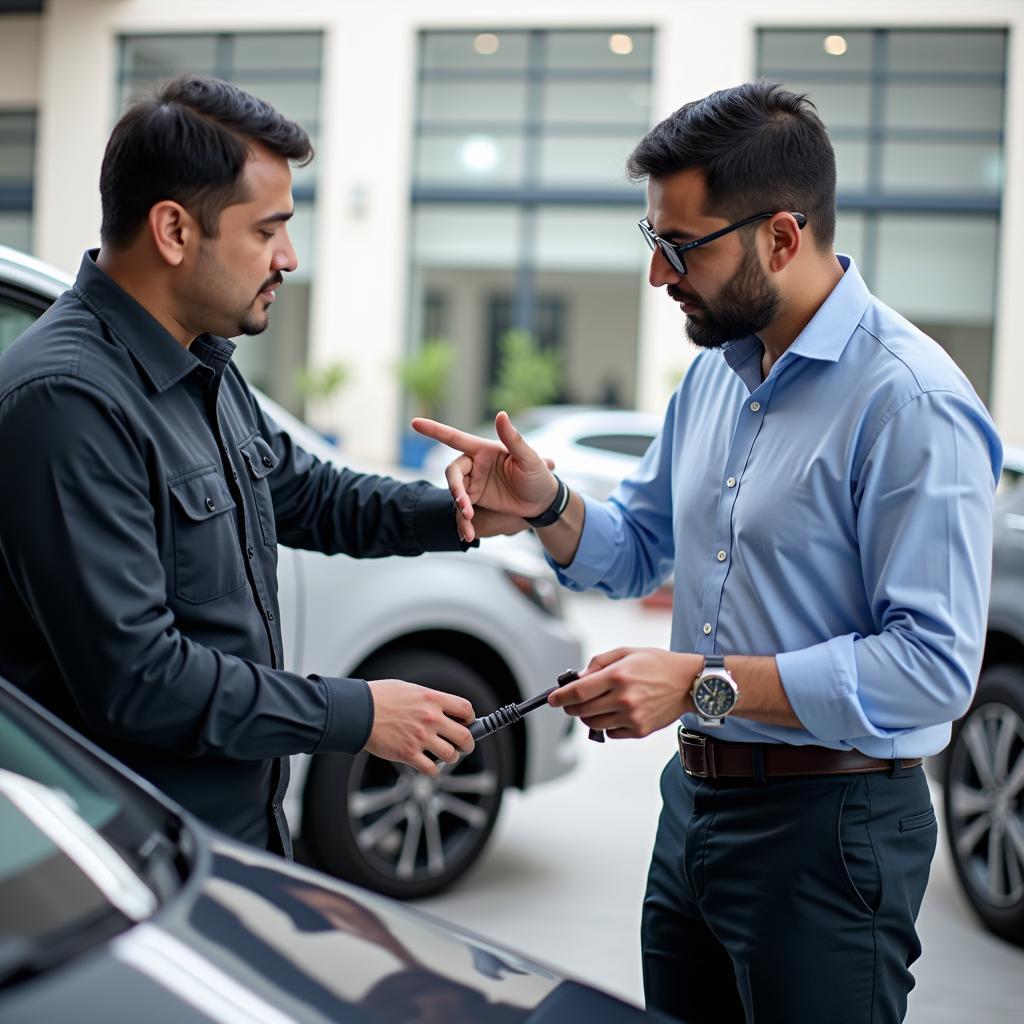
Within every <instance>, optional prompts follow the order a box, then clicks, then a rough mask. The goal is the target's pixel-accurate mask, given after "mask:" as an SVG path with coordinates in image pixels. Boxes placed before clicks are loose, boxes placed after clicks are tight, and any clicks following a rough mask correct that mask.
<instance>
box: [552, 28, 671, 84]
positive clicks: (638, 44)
mask: <svg viewBox="0 0 1024 1024" xmlns="http://www.w3.org/2000/svg"><path fill="white" fill-rule="evenodd" d="M545 36H546V37H545V44H546V46H545V49H546V58H547V61H546V63H547V66H548V67H549V68H565V69H582V68H586V69H593V70H599V71H631V70H636V71H638V72H640V74H641V75H643V76H644V77H646V76H647V75H648V73H649V71H650V67H651V62H652V56H653V54H652V51H653V41H654V33H652V32H651V31H649V30H642V31H630V30H629V29H609V30H605V31H600V32H579V31H572V32H548V33H546V34H545Z"/></svg>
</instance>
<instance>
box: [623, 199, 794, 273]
mask: <svg viewBox="0 0 1024 1024" xmlns="http://www.w3.org/2000/svg"><path fill="white" fill-rule="evenodd" d="M776 212H778V211H776ZM774 216H775V213H755V214H754V216H753V217H744V218H743V220H738V221H736V223H735V224H730V225H729V226H728V227H724V228H719V229H718V231H712V232H711V234H710V235H705V236H704V237H703V238H695V239H694V240H693V241H692V242H684V243H683V244H682V245H673V244H672V243H671V242H667V241H665V239H664V238H660V237H659V236H658V234H657V232H656V231H655V230H654V228H652V227H651V225H650V223H649V222H648V220H647V218H646V217H644V218H642V219H641V220H639V221H637V227H639V228H640V233H641V234H642V235H643V236H644V239H645V241H646V242H647V244H648V246H650V249H651V251H652V252H653V251H654V250H655V249H661V251H662V254H663V255H664V257H665V259H667V260H668V261H669V263H670V264H671V266H672V269H673V270H674V271H675V272H676V273H677V274H685V273H686V260H685V258H684V257H683V253H685V252H689V251H690V250H691V249H699V248H700V247H701V246H702V245H707V244H708V242H713V241H714V240H715V239H716V238H721V237H722V235H727V234H729V232H730V231H735V230H736V229H737V228H742V227H746V225H748V224H753V223H754V221H758V220H765V219H766V218H768V217H774ZM791 216H792V217H793V219H794V220H795V221H796V222H797V224H798V225H799V226H800V228H801V229H802V228H803V226H804V225H805V224H806V223H807V218H806V217H805V216H804V215H803V214H802V213H791Z"/></svg>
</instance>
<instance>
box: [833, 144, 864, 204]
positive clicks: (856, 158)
mask: <svg viewBox="0 0 1024 1024" xmlns="http://www.w3.org/2000/svg"><path fill="white" fill-rule="evenodd" d="M832 149H833V150H834V151H835V154H836V178H837V184H838V188H839V191H840V192H863V191H864V190H865V189H867V187H868V182H869V181H870V164H869V160H870V159H871V147H870V145H869V144H868V142H867V140H864V141H859V140H855V139H843V138H839V139H836V138H833V139H832Z"/></svg>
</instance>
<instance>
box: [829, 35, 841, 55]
mask: <svg viewBox="0 0 1024 1024" xmlns="http://www.w3.org/2000/svg"><path fill="white" fill-rule="evenodd" d="M825 52H826V53H830V54H831V55H832V56H833V57H841V56H842V55H843V54H844V53H846V40H845V39H844V38H843V37H842V36H825Z"/></svg>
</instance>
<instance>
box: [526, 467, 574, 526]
mask: <svg viewBox="0 0 1024 1024" xmlns="http://www.w3.org/2000/svg"><path fill="white" fill-rule="evenodd" d="M552 476H554V474H552ZM555 481H556V483H557V484H558V490H557V491H555V498H554V501H552V502H551V504H550V505H548V507H547V508H546V509H545V510H544V511H543V512H541V514H540V515H539V516H526V517H525V519H526V523H527V525H528V526H532V527H533V528H534V529H536V528H537V527H538V526H551V524H552V523H557V522H558V520H559V519H561V518H562V513H563V512H564V511H565V509H566V506H567V505H568V504H569V488H568V487H566V486H565V483H564V481H563V480H562V478H561V477H557V476H556V477H555Z"/></svg>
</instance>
